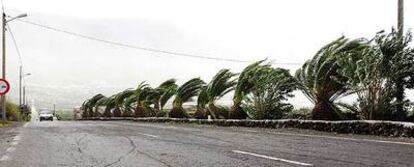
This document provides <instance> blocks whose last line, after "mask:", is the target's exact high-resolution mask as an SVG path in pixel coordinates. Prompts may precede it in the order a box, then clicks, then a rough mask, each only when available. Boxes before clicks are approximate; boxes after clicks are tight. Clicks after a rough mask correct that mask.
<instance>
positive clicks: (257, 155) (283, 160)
mask: <svg viewBox="0 0 414 167" xmlns="http://www.w3.org/2000/svg"><path fill="white" fill-rule="evenodd" d="M232 151H233V152H234V153H238V154H245V155H251V156H255V157H259V158H266V159H271V160H275V161H280V162H286V163H291V164H295V165H302V166H313V165H312V164H308V163H303V162H298V161H291V160H287V159H282V158H276V157H271V156H267V155H260V154H256V153H251V152H245V151H240V150H232Z"/></svg>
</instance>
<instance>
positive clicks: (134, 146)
mask: <svg viewBox="0 0 414 167" xmlns="http://www.w3.org/2000/svg"><path fill="white" fill-rule="evenodd" d="M124 137H125V138H127V139H128V140H129V143H130V144H131V146H132V149H130V150H129V151H128V152H127V153H126V154H125V155H123V156H121V157H119V158H118V159H117V160H116V161H114V162H112V163H109V164H106V165H104V167H108V166H112V165H114V164H116V163H119V162H121V160H122V159H124V158H125V157H127V156H128V155H129V154H131V153H132V152H134V150H135V149H136V148H137V146H136V145H135V143H134V141H132V139H131V138H129V137H128V136H124Z"/></svg>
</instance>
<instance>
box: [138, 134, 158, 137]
mask: <svg viewBox="0 0 414 167" xmlns="http://www.w3.org/2000/svg"><path fill="white" fill-rule="evenodd" d="M138 134H140V135H144V136H148V137H154V138H157V137H158V136H156V135H151V134H146V133H138Z"/></svg>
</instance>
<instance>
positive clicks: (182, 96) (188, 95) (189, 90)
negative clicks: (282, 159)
mask: <svg viewBox="0 0 414 167" xmlns="http://www.w3.org/2000/svg"><path fill="white" fill-rule="evenodd" d="M203 85H204V81H203V80H201V79H200V78H193V79H191V80H189V81H187V82H186V83H184V84H183V85H181V86H180V87H179V88H178V89H177V92H176V93H175V98H174V101H173V108H172V109H171V111H170V113H169V116H170V117H172V118H183V117H188V115H187V113H186V112H185V110H184V108H183V103H185V102H188V101H190V100H191V99H192V97H194V96H196V95H197V94H198V93H199V92H200V89H201V88H202V87H203Z"/></svg>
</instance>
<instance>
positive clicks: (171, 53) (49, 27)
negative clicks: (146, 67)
mask: <svg viewBox="0 0 414 167" xmlns="http://www.w3.org/2000/svg"><path fill="white" fill-rule="evenodd" d="M17 20H19V21H20V22H24V23H27V24H31V25H35V26H38V27H42V28H46V29H49V30H53V31H58V32H61V33H65V34H69V35H72V36H77V37H81V38H85V39H89V40H94V41H98V42H103V43H107V44H111V45H117V46H122V47H126V48H132V49H139V50H145V51H150V52H158V53H165V54H170V55H176V56H183V57H192V58H202V59H210V60H219V61H231V62H239V63H247V62H250V61H243V60H237V59H227V58H217V57H208V56H199V55H193V54H187V53H179V52H173V51H165V50H159V49H154V48H147V47H141V46H133V45H129V44H124V43H120V42H114V41H109V40H105V39H100V38H96V37H92V36H87V35H83V34H80V33H75V32H70V31H67V30H63V29H58V28H54V27H51V26H46V25H42V24H38V23H34V22H30V21H25V20H20V19H17Z"/></svg>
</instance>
